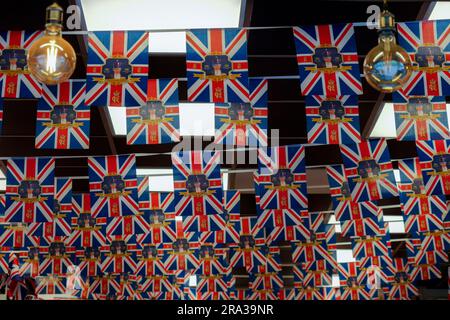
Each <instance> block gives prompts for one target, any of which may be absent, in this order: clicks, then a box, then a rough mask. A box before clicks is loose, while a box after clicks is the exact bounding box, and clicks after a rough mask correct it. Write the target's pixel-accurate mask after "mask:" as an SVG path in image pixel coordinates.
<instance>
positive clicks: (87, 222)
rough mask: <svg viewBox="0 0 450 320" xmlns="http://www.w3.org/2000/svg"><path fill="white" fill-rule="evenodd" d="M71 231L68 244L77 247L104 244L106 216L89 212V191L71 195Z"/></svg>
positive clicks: (94, 246)
mask: <svg viewBox="0 0 450 320" xmlns="http://www.w3.org/2000/svg"><path fill="white" fill-rule="evenodd" d="M72 208H73V215H74V216H73V217H72V221H71V224H72V232H71V234H70V236H69V239H68V244H69V245H70V246H74V247H76V248H78V249H83V250H84V248H88V247H93V248H98V247H102V246H106V244H107V239H106V223H107V220H106V217H99V216H94V215H93V214H92V212H91V197H90V194H89V193H80V194H74V195H73V196H72Z"/></svg>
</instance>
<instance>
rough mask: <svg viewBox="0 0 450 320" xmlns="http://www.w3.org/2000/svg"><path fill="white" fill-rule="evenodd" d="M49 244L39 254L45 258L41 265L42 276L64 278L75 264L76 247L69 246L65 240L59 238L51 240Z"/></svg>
mask: <svg viewBox="0 0 450 320" xmlns="http://www.w3.org/2000/svg"><path fill="white" fill-rule="evenodd" d="M49 241H50V242H49V243H46V244H45V245H41V246H40V248H39V253H40V254H41V255H42V256H43V258H42V261H41V263H40V265H39V274H40V275H42V276H43V275H56V276H64V275H66V273H67V270H68V269H69V268H70V266H72V265H73V264H74V262H75V261H76V260H75V250H76V249H75V247H71V246H68V245H67V243H66V242H65V241H64V240H60V239H58V238H57V237H55V239H49Z"/></svg>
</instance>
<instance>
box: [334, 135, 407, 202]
mask: <svg viewBox="0 0 450 320" xmlns="http://www.w3.org/2000/svg"><path fill="white" fill-rule="evenodd" d="M340 149H341V155H342V158H343V161H344V167H345V174H346V176H347V177H348V185H349V189H350V192H351V197H352V199H353V200H354V201H356V202H362V201H368V200H371V201H373V200H379V199H387V198H392V197H397V196H398V191H397V186H396V184H395V177H394V171H393V170H392V163H391V157H390V155H389V150H388V148H387V144H386V141H385V140H384V139H376V140H370V141H364V142H361V143H358V144H351V145H341V146H340Z"/></svg>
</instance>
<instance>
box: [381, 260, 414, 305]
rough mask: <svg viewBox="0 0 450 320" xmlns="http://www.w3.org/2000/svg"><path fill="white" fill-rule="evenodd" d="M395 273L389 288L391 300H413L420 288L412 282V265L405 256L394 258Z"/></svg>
mask: <svg viewBox="0 0 450 320" xmlns="http://www.w3.org/2000/svg"><path fill="white" fill-rule="evenodd" d="M394 266H395V275H394V281H393V282H392V285H391V287H390V290H389V295H388V299H389V300H411V299H412V298H413V297H416V296H418V295H419V290H418V289H417V287H416V286H415V285H414V284H413V283H412V282H411V280H410V278H409V274H410V272H411V267H410V265H409V264H408V263H407V261H406V260H405V259H403V258H395V259H394Z"/></svg>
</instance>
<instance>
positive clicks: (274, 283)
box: [249, 271, 284, 292]
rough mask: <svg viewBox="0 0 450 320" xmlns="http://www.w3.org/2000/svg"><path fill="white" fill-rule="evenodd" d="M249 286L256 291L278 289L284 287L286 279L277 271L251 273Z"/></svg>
mask: <svg viewBox="0 0 450 320" xmlns="http://www.w3.org/2000/svg"><path fill="white" fill-rule="evenodd" d="M249 287H250V289H252V290H253V291H256V292H267V291H273V290H276V291H277V290H279V289H281V288H283V287H284V281H283V278H282V277H281V275H280V274H278V273H276V272H264V271H263V272H260V273H251V274H250V277H249Z"/></svg>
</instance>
